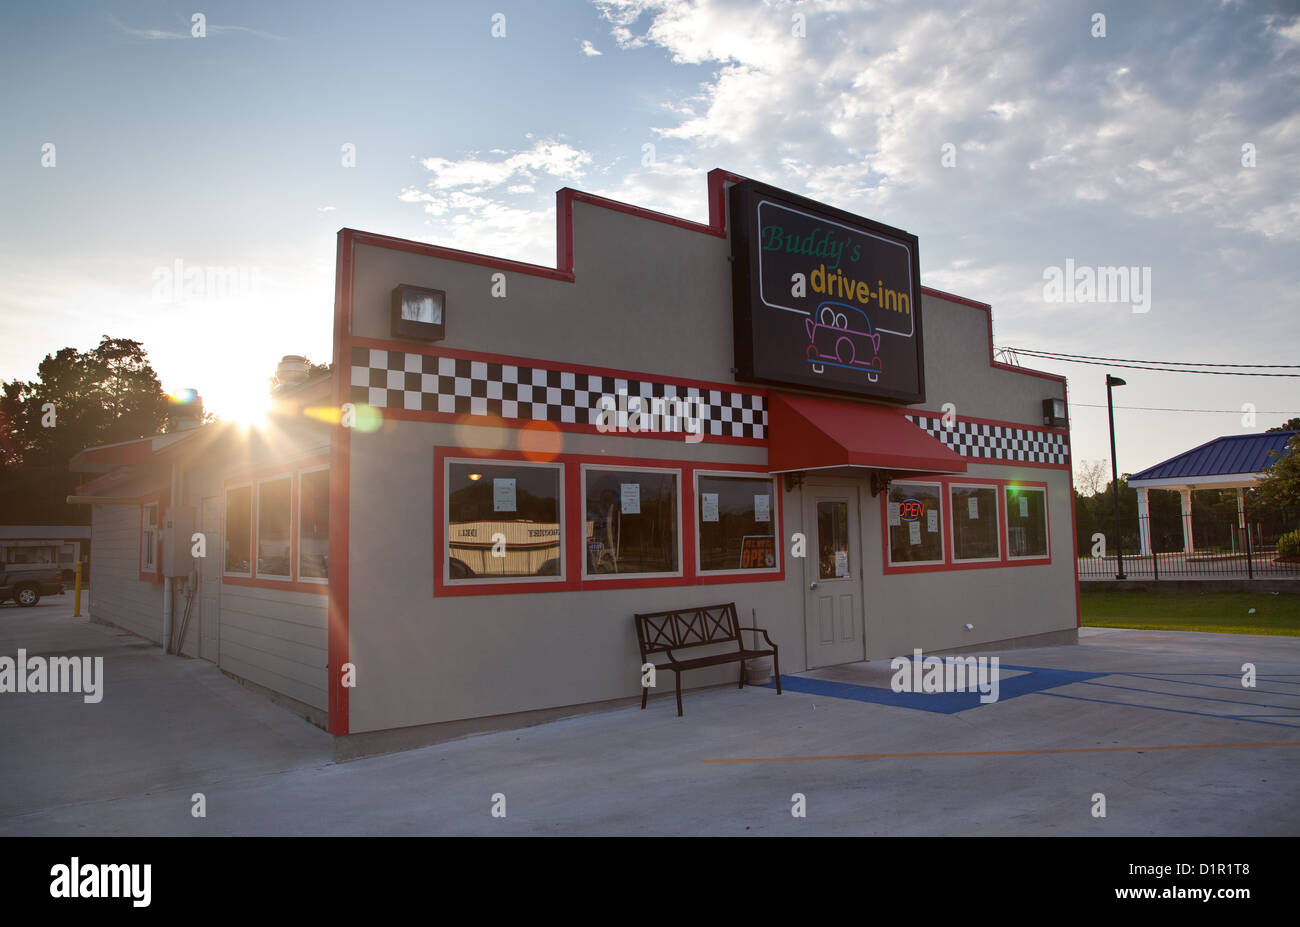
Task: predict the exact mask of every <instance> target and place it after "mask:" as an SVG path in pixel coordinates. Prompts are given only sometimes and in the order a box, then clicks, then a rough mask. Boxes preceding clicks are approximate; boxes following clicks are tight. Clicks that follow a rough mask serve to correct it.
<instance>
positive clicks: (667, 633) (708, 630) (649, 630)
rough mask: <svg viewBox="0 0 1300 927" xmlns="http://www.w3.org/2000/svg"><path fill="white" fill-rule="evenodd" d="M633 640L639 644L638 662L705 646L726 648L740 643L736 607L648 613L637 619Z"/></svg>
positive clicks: (716, 606)
mask: <svg viewBox="0 0 1300 927" xmlns="http://www.w3.org/2000/svg"><path fill="white" fill-rule="evenodd" d="M636 636H637V640H638V641H639V642H640V644H641V659H642V661H644V660H645V658H646V656H648V655H649V654H652V653H661V652H662V651H665V650H668V649H670V648H671V649H673V650H680V649H682V648H685V647H701V646H704V645H705V644H725V643H728V642H729V641H735V642H736V646H737V647H738V648H740V649H744V648H743V646H742V645H741V641H740V620H739V619H738V618H737V617H736V603H735V602H727V603H726V604H725V605H706V606H703V607H701V608H679V609H674V610H672V611H666V612H647V613H644V614H638V615H637V616H636Z"/></svg>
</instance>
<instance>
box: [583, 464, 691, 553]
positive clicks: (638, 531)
mask: <svg viewBox="0 0 1300 927" xmlns="http://www.w3.org/2000/svg"><path fill="white" fill-rule="evenodd" d="M677 480H678V476H677V474H676V473H675V472H672V471H668V470H601V469H596V468H594V467H592V468H588V469H587V470H585V471H584V477H583V484H584V485H583V498H584V499H585V500H586V523H585V526H584V527H585V531H584V534H583V545H584V549H585V551H586V555H585V559H586V563H585V572H586V574H587V575H588V576H613V575H620V576H628V575H637V574H645V573H678V572H679V571H680V570H681V564H680V562H679V556H680V554H679V551H680V548H681V545H680V544H679V538H678V525H679V524H680V521H679V519H678V508H677V504H678V503H677V498H678V490H677Z"/></svg>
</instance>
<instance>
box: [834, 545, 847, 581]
mask: <svg viewBox="0 0 1300 927" xmlns="http://www.w3.org/2000/svg"><path fill="white" fill-rule="evenodd" d="M835 575H836V576H848V575H849V552H848V551H847V550H837V551H835Z"/></svg>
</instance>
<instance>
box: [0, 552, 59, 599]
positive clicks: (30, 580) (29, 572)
mask: <svg viewBox="0 0 1300 927" xmlns="http://www.w3.org/2000/svg"><path fill="white" fill-rule="evenodd" d="M43 595H63V576H62V574H61V573H60V571H59V568H58V567H57V566H48V565H45V564H32V565H30V566H29V565H27V564H18V563H3V564H0V603H4V602H7V601H9V600H10V599H12V600H13V601H14V602H15V603H16V604H18V605H21V606H23V607H24V608H31V607H32V606H33V605H35V604H36V603H37V602H39V601H40V600H41V596H43Z"/></svg>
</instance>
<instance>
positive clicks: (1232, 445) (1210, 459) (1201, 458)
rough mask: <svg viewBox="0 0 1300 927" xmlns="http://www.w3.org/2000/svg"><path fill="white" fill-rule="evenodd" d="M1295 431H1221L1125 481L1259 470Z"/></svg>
mask: <svg viewBox="0 0 1300 927" xmlns="http://www.w3.org/2000/svg"><path fill="white" fill-rule="evenodd" d="M1297 434H1300V432H1295V431H1270V432H1265V433H1263V434H1257V435H1225V436H1224V437H1222V438H1215V439H1214V440H1212V441H1206V442H1205V443H1204V444H1202V445H1201V446H1200V447H1194V448H1192V449H1191V450H1190V451H1184V452H1183V453H1181V454H1179V455H1177V456H1176V457H1170V458H1169V459H1168V460H1162V461H1161V462H1160V463H1158V464H1156V465H1155V466H1152V467H1147V468H1146V469H1145V470H1143V471H1142V472H1141V473H1135V474H1133V475H1132V476H1130V477H1129V480H1128V482H1129V485H1130V486H1132V485H1133V484H1134V483H1137V482H1138V481H1148V480H1176V479H1182V478H1193V477H1200V478H1202V479H1203V478H1206V477H1210V478H1213V477H1215V476H1225V477H1227V476H1237V475H1239V474H1254V473H1262V472H1263V471H1265V470H1267V469H1268V468H1269V467H1270V466H1272V465H1273V463H1274V461H1276V460H1277V457H1274V456H1272V452H1274V451H1276V452H1277V454H1278V456H1282V455H1284V454H1286V452H1287V451H1286V447H1287V442H1288V441H1290V440H1291V439H1292V438H1293V437H1295V435H1297Z"/></svg>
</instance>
